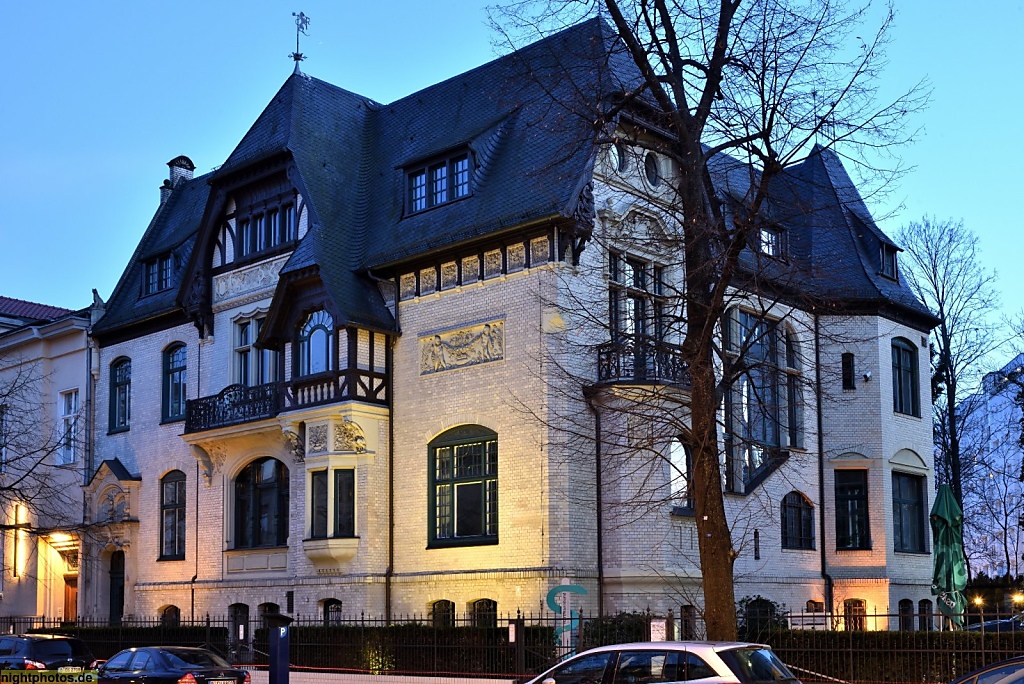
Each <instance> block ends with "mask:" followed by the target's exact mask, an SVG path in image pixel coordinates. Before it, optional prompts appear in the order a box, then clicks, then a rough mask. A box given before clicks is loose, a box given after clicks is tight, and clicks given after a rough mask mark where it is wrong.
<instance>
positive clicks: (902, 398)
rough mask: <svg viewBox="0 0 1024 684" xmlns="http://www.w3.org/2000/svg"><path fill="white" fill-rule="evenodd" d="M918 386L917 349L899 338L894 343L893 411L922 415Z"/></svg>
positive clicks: (907, 341) (909, 414)
mask: <svg viewBox="0 0 1024 684" xmlns="http://www.w3.org/2000/svg"><path fill="white" fill-rule="evenodd" d="M917 385H918V381H917V347H915V346H914V345H913V344H911V343H910V341H909V340H906V339H904V338H902V337H897V338H896V339H894V340H893V341H892V409H893V411H895V412H896V413H903V414H906V415H908V416H920V415H921V403H920V398H919V396H918V388H917Z"/></svg>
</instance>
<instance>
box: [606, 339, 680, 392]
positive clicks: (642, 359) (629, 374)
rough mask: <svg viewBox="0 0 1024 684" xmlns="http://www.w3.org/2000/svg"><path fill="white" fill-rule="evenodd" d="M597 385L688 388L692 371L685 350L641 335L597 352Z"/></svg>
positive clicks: (607, 346)
mask: <svg viewBox="0 0 1024 684" xmlns="http://www.w3.org/2000/svg"><path fill="white" fill-rule="evenodd" d="M597 381H598V382H605V383H624V384H631V385H681V386H683V387H687V388H688V387H689V386H690V371H689V368H688V366H687V365H686V362H685V361H683V348H682V347H680V346H679V345H675V344H669V343H668V342H662V341H660V340H658V339H656V338H654V337H648V336H646V335H637V336H635V337H630V338H628V339H623V340H621V341H618V342H608V343H605V344H602V345H600V346H599V347H598V348H597Z"/></svg>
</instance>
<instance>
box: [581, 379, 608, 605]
mask: <svg viewBox="0 0 1024 684" xmlns="http://www.w3.org/2000/svg"><path fill="white" fill-rule="evenodd" d="M583 396H584V398H586V400H587V408H589V409H590V412H591V413H593V414H594V471H595V473H594V489H595V491H596V495H595V496H596V505H597V516H596V522H597V616H598V617H599V618H603V617H604V540H603V536H604V534H603V527H604V523H603V520H602V510H603V507H604V499H603V497H602V496H601V465H602V464H601V412H600V411H598V410H597V406H595V405H594V398H593V397H594V390H593V388H592V387H585V388H584V389H583Z"/></svg>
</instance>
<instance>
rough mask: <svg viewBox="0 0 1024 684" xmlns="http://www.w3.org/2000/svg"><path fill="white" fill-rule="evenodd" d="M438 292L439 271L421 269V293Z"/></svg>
mask: <svg viewBox="0 0 1024 684" xmlns="http://www.w3.org/2000/svg"><path fill="white" fill-rule="evenodd" d="M434 292H437V271H435V270H434V269H432V268H425V269H423V270H422V271H420V295H428V294H431V293H434Z"/></svg>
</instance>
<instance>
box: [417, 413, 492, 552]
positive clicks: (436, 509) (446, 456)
mask: <svg viewBox="0 0 1024 684" xmlns="http://www.w3.org/2000/svg"><path fill="white" fill-rule="evenodd" d="M429 454H430V461H431V475H432V477H431V491H430V495H431V496H430V499H431V502H432V504H431V511H430V512H431V516H430V518H431V520H430V538H431V542H432V543H434V544H437V545H451V544H488V543H496V542H497V541H498V436H497V434H495V433H494V432H491V431H490V430H487V429H486V428H483V427H480V426H464V427H462V428H456V429H454V430H450V431H448V432H446V433H444V434H442V435H441V436H440V437H438V438H437V439H435V440H434V441H432V442H431V443H430V446H429Z"/></svg>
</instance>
